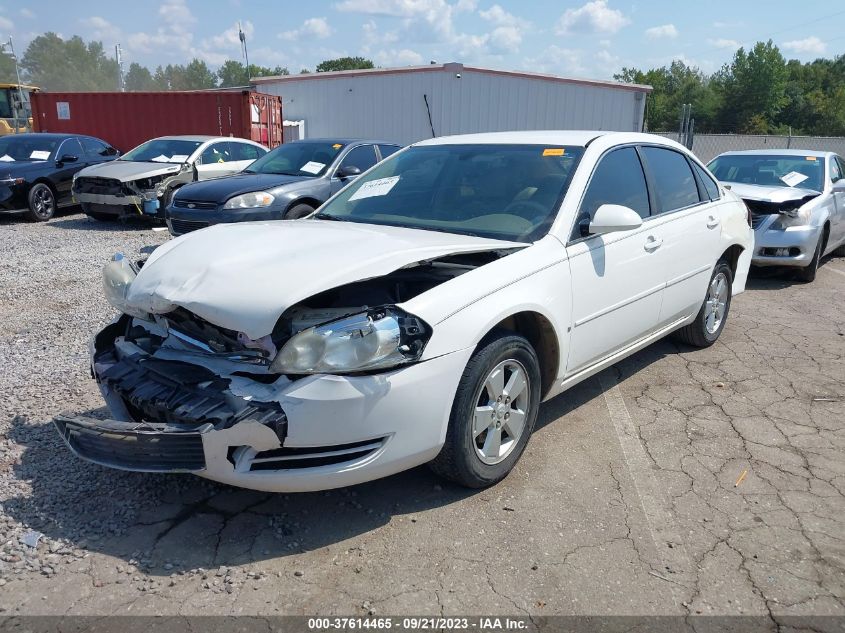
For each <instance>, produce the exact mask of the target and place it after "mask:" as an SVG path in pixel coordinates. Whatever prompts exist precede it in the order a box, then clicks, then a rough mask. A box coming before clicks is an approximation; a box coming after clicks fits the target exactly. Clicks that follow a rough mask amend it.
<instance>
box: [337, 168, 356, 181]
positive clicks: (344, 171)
mask: <svg viewBox="0 0 845 633" xmlns="http://www.w3.org/2000/svg"><path fill="white" fill-rule="evenodd" d="M360 175H361V170H360V169H359V168H357V167H356V166H355V165H346V166H345V167H341V168H340V169H338V170H337V177H338V178H354V177H355V176H360Z"/></svg>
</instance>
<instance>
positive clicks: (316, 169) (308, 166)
mask: <svg viewBox="0 0 845 633" xmlns="http://www.w3.org/2000/svg"><path fill="white" fill-rule="evenodd" d="M325 166H326V164H325V163H318V162H316V161H313V160H310V161H308V162H307V163H305V164H304V165H303V166H302V167H300V168H299V171H304V172H305V173H306V174H319V173H320V170H321V169H322V168H323V167H325Z"/></svg>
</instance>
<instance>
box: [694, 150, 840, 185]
mask: <svg viewBox="0 0 845 633" xmlns="http://www.w3.org/2000/svg"><path fill="white" fill-rule="evenodd" d="M707 168H708V169H709V170H710V171H711V172H713V175H714V176H716V178H717V179H719V180H721V181H723V182H737V183H745V184H749V185H765V186H768V187H800V188H801V189H813V190H814V191H821V190H822V189H823V185H822V183H823V182H824V158H821V157H818V156H778V155H776V154H772V155H768V154H734V155H727V156H719V157H718V158H715V159H713V160H712V161H711V162H710V164H709V165H707Z"/></svg>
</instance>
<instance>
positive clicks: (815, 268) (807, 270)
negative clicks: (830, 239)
mask: <svg viewBox="0 0 845 633" xmlns="http://www.w3.org/2000/svg"><path fill="white" fill-rule="evenodd" d="M825 237H826V234H825V232H822V234H821V235H820V236H819V241H818V243H817V244H816V250H815V251H814V252H813V259H811V260H810V263H809V264H808V265H807V266H806V267H804V268H801V269H799V270H798V271H797V272H796V273H795V277H796V278H797V279H798V280H799V281H803V282H804V283H807V284H808V283H810V282H811V281H815V279H816V273H817V272H819V260H820V259H821V258H822V250H823V249H824V242H825Z"/></svg>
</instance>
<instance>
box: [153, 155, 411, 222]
mask: <svg viewBox="0 0 845 633" xmlns="http://www.w3.org/2000/svg"><path fill="white" fill-rule="evenodd" d="M399 149H401V146H400V145H396V144H395V143H388V142H382V141H363V140H353V139H308V140H303V141H294V142H293V143H285V144H284V145H281V146H280V147H277V148H276V149H274V150H273V151H271V152H269V153H268V154H265V155H264V156H262V157H261V158H259V159H258V160H256V161H255V162H254V163H252V164H251V165H250V166H249V167H247V168H246V169H244V170H243V171H242V172H241V173H239V174H235V175H233V176H228V177H225V178H216V179H213V180H206V181H203V182H195V183H191V184H187V185H185V186H184V187H182V188H181V189H178V190H177V191H176V194H175V195H174V196H173V199H172V200H171V202H170V204H169V205H168V206H167V208H166V210H165V212H166V218H167V226H168V228H169V229H170V232H171V233H172V234H173V235H181V234H183V233H187V232H189V231H193V230H195V229H201V228H203V227H206V226H209V225H211V224H218V223H221V222H244V221H249V220H283V219H284V220H292V219H296V218H302V217H305V216H306V215H308V214H310V213H311V212H313V211H314V209H316V208H317V207H319V206H320V205H321V204H323V203H324V202H325V201H326V200H328V199H329V198H330V197H331V196H332V195H333V194H335V193H337V192H338V191H340V190H341V189H342V188H343V187H344V186H346V185H347V184H348V183H350V182H352V180H354V179H355V178H357V177H358V176H359V175H360V174H361V173H363V172H365V171H366V170H368V169H369V168H370V167H372V166H373V165H375V164H376V163H377V162H379V161H381V160H382V159H384V158H387V157H388V156H390V155H391V154H393V153H395V152H397V151H398V150H399Z"/></svg>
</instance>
